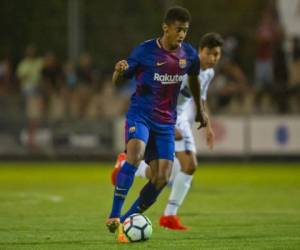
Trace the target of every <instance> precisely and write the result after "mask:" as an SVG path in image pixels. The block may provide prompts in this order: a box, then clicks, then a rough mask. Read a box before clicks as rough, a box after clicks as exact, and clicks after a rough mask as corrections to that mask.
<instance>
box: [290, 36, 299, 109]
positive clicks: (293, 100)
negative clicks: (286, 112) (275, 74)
mask: <svg viewBox="0 0 300 250" xmlns="http://www.w3.org/2000/svg"><path fill="white" fill-rule="evenodd" d="M289 73H290V78H289V82H288V83H289V84H288V97H289V98H288V99H289V105H290V110H291V111H292V112H293V113H300V38H299V37H295V38H294V39H293V53H292V61H291V63H290V65H289Z"/></svg>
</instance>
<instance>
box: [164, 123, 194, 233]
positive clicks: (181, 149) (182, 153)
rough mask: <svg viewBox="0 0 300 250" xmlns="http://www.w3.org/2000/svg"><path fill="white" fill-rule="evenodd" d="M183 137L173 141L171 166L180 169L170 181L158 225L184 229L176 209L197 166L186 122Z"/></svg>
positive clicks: (192, 141) (186, 191) (183, 197)
mask: <svg viewBox="0 0 300 250" xmlns="http://www.w3.org/2000/svg"><path fill="white" fill-rule="evenodd" d="M181 131H182V135H183V138H182V139H181V140H178V141H176V142H175V150H176V158H178V161H174V164H173V168H174V169H176V168H177V169H178V168H180V169H181V170H180V171H178V172H177V173H176V174H175V177H174V180H173V181H172V190H171V194H170V196H169V200H168V204H167V206H166V208H165V211H164V215H163V216H161V218H160V225H161V226H163V227H167V228H170V229H174V230H185V229H187V227H185V226H183V225H182V224H181V223H180V221H179V217H178V216H177V210H178V208H179V207H180V206H181V205H182V203H183V201H184V199H185V197H186V195H187V193H188V191H189V189H190V186H191V182H192V179H193V174H194V172H195V170H196V166H197V158H196V153H195V152H196V147H195V143H194V138H193V136H192V132H191V129H190V125H189V123H188V122H185V123H182V124H181Z"/></svg>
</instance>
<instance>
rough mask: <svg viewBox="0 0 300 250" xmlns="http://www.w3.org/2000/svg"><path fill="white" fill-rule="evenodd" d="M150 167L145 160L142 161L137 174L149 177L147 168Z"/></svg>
mask: <svg viewBox="0 0 300 250" xmlns="http://www.w3.org/2000/svg"><path fill="white" fill-rule="evenodd" d="M147 167H149V165H148V164H147V163H146V162H145V161H141V163H140V165H139V167H138V169H137V171H136V172H135V176H139V177H142V178H147V177H146V169H147Z"/></svg>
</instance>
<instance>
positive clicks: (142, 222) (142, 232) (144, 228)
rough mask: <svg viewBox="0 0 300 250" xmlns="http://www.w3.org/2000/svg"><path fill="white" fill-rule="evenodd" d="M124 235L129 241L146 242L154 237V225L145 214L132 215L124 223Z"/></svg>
mask: <svg viewBox="0 0 300 250" xmlns="http://www.w3.org/2000/svg"><path fill="white" fill-rule="evenodd" d="M123 227H124V233H125V235H126V237H127V238H128V240H129V241H131V242H137V241H145V240H148V239H149V238H150V237H151V235H152V223H151V221H150V220H149V219H148V218H147V217H146V216H145V215H143V214H132V215H130V216H129V217H127V218H126V220H125V221H124V223H123Z"/></svg>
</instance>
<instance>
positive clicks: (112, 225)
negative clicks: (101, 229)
mask: <svg viewBox="0 0 300 250" xmlns="http://www.w3.org/2000/svg"><path fill="white" fill-rule="evenodd" d="M105 224H106V227H107V228H108V230H109V231H110V232H111V233H114V232H116V230H117V229H118V228H119V226H120V224H121V223H120V219H119V218H109V219H108V220H107V221H106V223H105Z"/></svg>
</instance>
